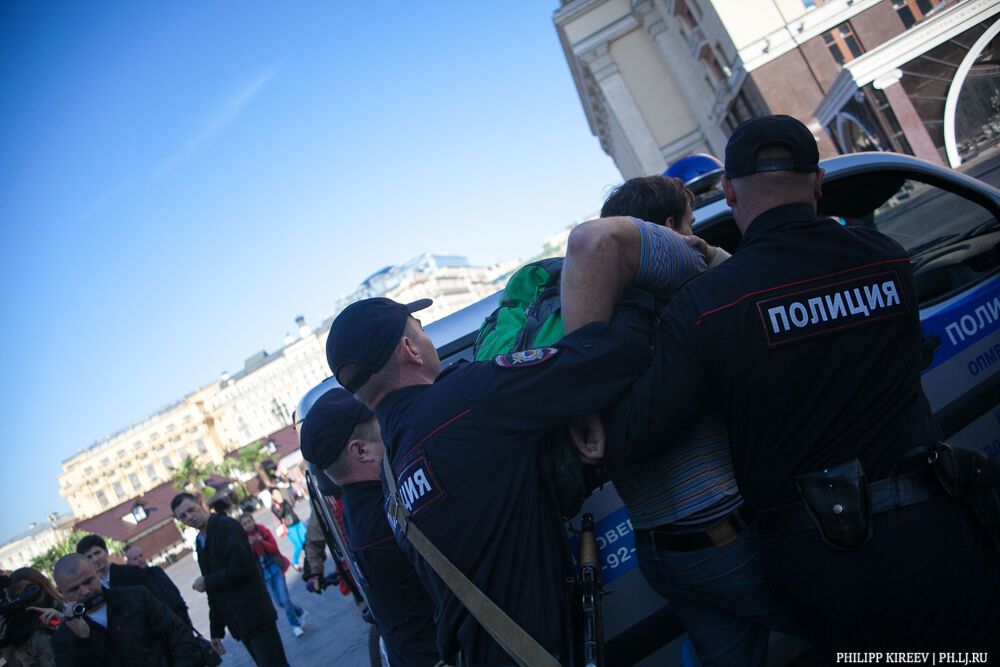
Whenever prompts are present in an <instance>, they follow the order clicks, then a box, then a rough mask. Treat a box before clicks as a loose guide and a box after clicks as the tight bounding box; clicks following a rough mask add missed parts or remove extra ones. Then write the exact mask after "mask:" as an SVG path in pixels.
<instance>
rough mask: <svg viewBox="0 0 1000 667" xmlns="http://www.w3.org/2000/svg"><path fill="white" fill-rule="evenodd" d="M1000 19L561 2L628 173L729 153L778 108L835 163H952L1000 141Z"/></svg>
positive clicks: (927, 0)
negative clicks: (912, 158)
mask: <svg viewBox="0 0 1000 667" xmlns="http://www.w3.org/2000/svg"><path fill="white" fill-rule="evenodd" d="M997 14H1000V3H998V2H997V0H961V1H958V0H950V1H949V0H562V2H561V6H560V8H559V9H558V10H557V11H556V12H555V14H554V17H553V20H554V22H555V25H556V29H557V32H558V34H559V38H560V41H561V43H562V46H563V51H564V53H565V55H566V59H567V62H568V63H569V66H570V71H571V73H572V76H573V79H574V82H575V83H576V87H577V91H578V93H579V95H580V99H581V102H582V103H583V108H584V113H585V114H586V116H587V120H588V122H589V124H590V127H591V130H592V132H593V133H594V134H595V135H596V136H597V137H598V139H599V140H600V142H601V146H602V148H603V149H604V150H605V152H607V153H608V155H610V156H611V157H612V158H613V159H614V160H615V163H616V164H617V165H618V168H619V170H620V171H621V173H622V175H623V176H624V177H625V178H631V177H634V176H640V175H646V174H652V173H659V172H662V171H663V169H664V168H666V166H667V165H669V164H671V163H672V162H674V161H675V160H677V159H678V158H680V157H683V156H685V155H688V154H691V153H699V152H704V153H711V154H714V155H717V156H721V155H722V154H723V152H724V147H725V142H726V139H727V137H728V136H729V134H730V133H731V132H732V130H733V128H735V126H736V125H738V124H739V123H740V122H742V121H744V120H747V119H749V118H752V117H754V116H759V115H763V114H766V113H786V114H790V115H793V116H796V117H797V118H800V119H801V120H803V121H804V122H805V123H806V124H807V125H809V127H810V129H812V130H813V133H814V135H815V136H816V138H817V140H818V142H819V145H820V151H821V154H822V155H823V156H824V157H826V156H830V155H834V154H837V153H839V152H853V151H858V150H895V151H901V152H906V153H911V154H914V155H917V156H919V157H923V158H925V159H930V160H934V161H938V162H950V163H951V164H956V162H957V161H958V159H956V158H955V155H956V154H957V153H958V152H960V150H959V148H958V146H965V147H966V149H967V152H974V151H975V150H979V149H981V148H982V147H985V146H988V145H993V144H995V143H996V141H995V138H996V136H1000V133H998V132H997V131H996V129H994V126H996V128H1000V122H998V121H1000V103H997V102H996V101H995V99H994V98H997V95H1000V93H997V87H998V86H997V81H998V78H997V59H996V57H995V55H994V54H995V53H996V52H997V49H996V42H995V36H996V30H995V29H996V21H997ZM970 84H971V85H970ZM963 90H964V92H963ZM952 98H953V99H954V104H952V106H950V107H948V105H947V104H946V102H947V100H949V99H952ZM998 99H1000V98H998ZM946 107H947V108H946ZM951 135H955V138H954V139H948V137H949V136H951ZM948 142H951V143H953V144H955V146H956V148H955V150H951V149H949V148H947V146H946V144H948Z"/></svg>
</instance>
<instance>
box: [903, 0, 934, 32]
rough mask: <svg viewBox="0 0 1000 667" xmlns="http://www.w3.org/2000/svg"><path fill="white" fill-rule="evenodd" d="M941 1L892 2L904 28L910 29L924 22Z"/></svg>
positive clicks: (907, 0)
mask: <svg viewBox="0 0 1000 667" xmlns="http://www.w3.org/2000/svg"><path fill="white" fill-rule="evenodd" d="M940 2H941V0H892V7H893V9H895V10H896V14H897V15H898V16H899V20H900V21H902V22H903V27H904V28H910V27H912V26H914V25H916V24H917V23H920V22H921V21H923V20H924V19H925V18H926V17H927V15H928V14H930V13H931V11H932V10H933V9H934V8H935V7H936V6H937V5H938V3H940Z"/></svg>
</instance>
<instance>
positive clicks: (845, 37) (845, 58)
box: [823, 23, 864, 65]
mask: <svg viewBox="0 0 1000 667" xmlns="http://www.w3.org/2000/svg"><path fill="white" fill-rule="evenodd" d="M823 43H825V44H826V48H828V49H830V55H832V56H833V59H834V60H836V61H837V62H838V63H839V64H841V65H843V64H844V63H846V62H850V61H852V60H854V59H855V58H857V57H858V56H860V55H861V54H862V53H864V49H862V48H861V44H860V43H859V42H858V40H857V38H856V37H855V36H854V31H853V30H851V26H850V24H848V23H841V24H840V25H839V26H837V27H836V28H834V29H833V30H831V31H829V32H824V33H823Z"/></svg>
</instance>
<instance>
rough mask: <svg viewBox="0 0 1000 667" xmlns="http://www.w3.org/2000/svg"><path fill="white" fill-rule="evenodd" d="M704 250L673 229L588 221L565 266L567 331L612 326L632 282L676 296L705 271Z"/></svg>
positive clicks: (576, 233)
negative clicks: (620, 300)
mask: <svg viewBox="0 0 1000 667" xmlns="http://www.w3.org/2000/svg"><path fill="white" fill-rule="evenodd" d="M701 245H703V246H704V248H705V249H707V248H708V246H707V244H704V243H702V244H701ZM698 248H699V246H698V244H697V243H691V242H689V241H688V237H685V236H681V235H680V234H678V233H677V232H675V231H674V230H672V229H670V228H668V227H664V226H663V225H654V224H652V223H649V222H643V221H642V220H636V219H634V218H621V217H619V218H601V219H598V220H591V221H589V222H585V223H583V224H582V225H580V226H579V227H577V228H576V229H574V230H573V232H572V233H571V234H570V237H569V247H568V249H567V252H566V261H565V263H564V264H563V272H562V286H561V298H562V316H563V326H564V327H565V328H566V333H569V332H571V331H574V330H575V329H578V328H580V327H582V326H583V325H585V324H588V323H590V322H595V321H599V322H607V321H608V320H609V319H610V318H611V313H612V311H613V310H614V305H615V302H616V301H617V300H618V298H619V296H621V293H622V290H623V289H624V288H625V287H626V286H628V285H630V284H631V285H635V286H636V287H640V288H642V289H644V290H647V291H649V292H652V293H653V294H655V295H658V296H666V295H669V294H673V293H674V292H676V291H677V290H678V289H680V287H681V286H682V285H683V284H684V283H685V282H687V281H688V280H690V279H691V278H693V277H695V276H696V275H698V274H699V273H701V272H702V271H704V270H705V268H706V265H705V257H704V256H703V254H702V252H699V249H698Z"/></svg>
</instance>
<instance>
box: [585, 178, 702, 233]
mask: <svg viewBox="0 0 1000 667" xmlns="http://www.w3.org/2000/svg"><path fill="white" fill-rule="evenodd" d="M693 203H694V194H693V193H692V192H691V191H690V190H688V189H687V188H686V187H685V186H684V184H683V183H682V182H681V181H680V180H679V179H677V178H671V177H669V176H640V177H638V178H630V179H629V180H627V181H625V182H624V183H622V184H621V185H619V186H618V187H616V188H615V189H614V190H612V191H611V193H610V194H609V195H608V196H607V198H606V199H605V200H604V206H603V207H601V217H602V218H609V217H612V216H619V215H621V216H632V217H634V218H639V219H640V220H645V221H646V222H652V223H654V224H657V225H664V224H666V222H667V219H668V218H673V219H674V220H675V221H678V222H679V221H680V220H681V219H683V218H684V215H685V214H686V213H687V212H688V210H690V209H691V206H692V205H693Z"/></svg>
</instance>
